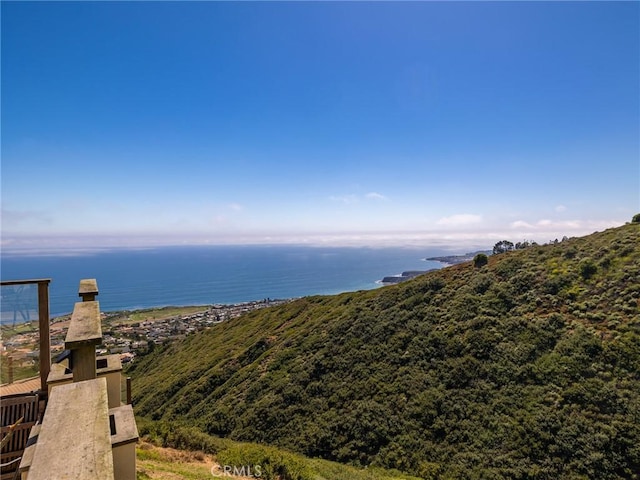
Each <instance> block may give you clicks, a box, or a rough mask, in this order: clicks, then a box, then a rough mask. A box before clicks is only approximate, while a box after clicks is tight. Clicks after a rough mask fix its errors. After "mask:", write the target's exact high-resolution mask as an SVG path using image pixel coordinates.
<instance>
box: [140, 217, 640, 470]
mask: <svg viewBox="0 0 640 480" xmlns="http://www.w3.org/2000/svg"><path fill="white" fill-rule="evenodd" d="M131 374H132V376H133V377H134V393H135V398H134V402H135V404H136V411H137V414H139V415H141V416H144V417H147V418H148V419H150V420H153V421H159V420H162V421H167V420H171V421H175V420H179V421H180V422H184V423H185V424H187V425H189V426H190V427H196V428H198V429H199V430H200V431H202V432H205V433H208V434H212V435H216V436H220V437H228V438H231V439H234V440H240V441H250V442H257V443H265V444H271V445H277V446H279V447H284V448H285V449H288V450H291V451H295V452H299V453H302V454H304V455H306V456H308V457H320V458H324V459H329V460H335V461H338V462H342V463H350V464H354V465H371V466H379V467H384V468H391V469H397V470H400V471H402V472H405V473H407V474H410V475H413V476H417V477H420V478H442V479H445V478H446V479H454V478H460V479H463V478H470V479H471V478H477V479H480V478H482V479H499V478H509V479H609V478H611V479H613V478H640V473H639V472H640V224H637V223H636V224H628V225H625V226H622V227H619V228H615V229H610V230H607V231H605V232H601V233H595V234H592V235H590V236H587V237H582V238H574V239H570V240H565V241H563V242H559V243H558V244H556V245H546V246H534V247H530V248H527V249H524V250H517V251H513V252H507V253H503V254H499V255H494V256H491V257H489V262H488V265H486V266H482V267H475V266H474V264H473V262H469V263H465V264H460V265H456V266H453V267H449V268H446V269H443V270H440V271H434V272H430V273H428V274H425V275H422V276H420V277H417V278H416V279H414V280H410V281H407V282H404V283H401V284H398V285H394V286H389V287H383V288H380V289H377V290H372V291H363V292H353V293H346V294H341V295H335V296H316V297H307V298H303V299H300V300H298V301H295V302H292V303H290V304H286V305H283V306H281V307H277V308H271V309H264V310H260V311H257V312H254V313H251V314H249V315H246V316H244V317H241V318H238V319H235V320H232V321H229V322H225V323H222V324H219V325H217V326H216V327H215V328H213V329H211V330H209V331H206V332H202V333H201V334H198V335H194V336H191V337H188V338H187V339H185V340H184V341H182V342H180V343H175V344H173V345H171V346H168V347H166V348H157V349H156V350H155V351H154V352H153V353H152V354H150V355H147V356H146V357H144V358H141V359H140V361H139V362H138V363H137V364H136V365H135V366H134V368H133V370H132V371H131Z"/></svg>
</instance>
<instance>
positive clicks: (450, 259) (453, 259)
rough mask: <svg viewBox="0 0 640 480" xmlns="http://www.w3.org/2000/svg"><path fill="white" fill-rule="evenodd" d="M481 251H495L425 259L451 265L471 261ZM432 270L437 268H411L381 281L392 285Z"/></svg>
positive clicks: (487, 253) (488, 253)
mask: <svg viewBox="0 0 640 480" xmlns="http://www.w3.org/2000/svg"><path fill="white" fill-rule="evenodd" d="M479 253H484V254H485V255H491V254H492V253H493V252H492V251H491V250H480V251H477V252H469V253H465V254H462V255H447V256H444V257H429V258H425V260H427V261H430V262H440V263H442V264H444V266H445V267H447V266H450V265H457V264H458V263H464V262H470V261H471V260H473V257H475V256H476V255H477V254H479ZM432 270H437V269H435V268H431V269H429V270H409V271H406V272H402V273H401V274H400V275H389V276H387V277H384V278H383V279H382V280H380V283H381V284H383V285H391V284H394V283H400V282H404V281H406V280H410V279H412V278H415V277H417V276H418V275H422V274H423V273H427V272H430V271H432Z"/></svg>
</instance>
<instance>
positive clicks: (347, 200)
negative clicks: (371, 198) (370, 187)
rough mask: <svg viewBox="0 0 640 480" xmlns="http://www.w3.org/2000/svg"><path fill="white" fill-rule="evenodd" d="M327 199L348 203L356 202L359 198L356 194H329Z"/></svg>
mask: <svg viewBox="0 0 640 480" xmlns="http://www.w3.org/2000/svg"><path fill="white" fill-rule="evenodd" d="M329 200H331V201H332V202H338V203H344V204H346V205H350V204H353V203H358V202H359V201H360V200H359V198H358V196H357V195H355V194H349V195H331V196H330V197H329Z"/></svg>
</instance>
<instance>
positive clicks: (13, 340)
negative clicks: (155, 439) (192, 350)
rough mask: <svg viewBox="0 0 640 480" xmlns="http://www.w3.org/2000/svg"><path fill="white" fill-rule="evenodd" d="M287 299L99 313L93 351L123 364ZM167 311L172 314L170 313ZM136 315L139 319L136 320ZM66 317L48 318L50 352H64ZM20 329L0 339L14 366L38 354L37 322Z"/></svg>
mask: <svg viewBox="0 0 640 480" xmlns="http://www.w3.org/2000/svg"><path fill="white" fill-rule="evenodd" d="M290 301H291V300H290V299H286V300H282V299H275V300H274V299H264V300H259V301H253V302H244V303H237V304H229V305H221V304H216V305H210V306H202V307H165V308H153V309H145V310H135V311H118V312H103V313H102V334H103V335H102V337H103V343H102V345H99V346H98V348H97V349H96V352H97V354H98V355H106V354H120V358H121V360H122V362H123V363H130V362H132V361H134V359H135V357H136V355H139V354H143V353H146V352H148V351H149V350H150V349H152V348H154V347H155V346H156V345H162V344H165V343H167V342H172V341H175V340H180V339H182V338H184V337H186V336H187V335H191V334H193V333H195V332H198V331H201V330H206V329H208V328H211V327H213V326H214V325H216V324H218V323H221V322H224V321H228V320H230V319H233V318H236V317H239V316H240V315H243V314H245V313H247V312H251V311H253V310H257V309H260V308H266V307H271V306H275V305H281V304H283V303H287V302H290ZM167 312H169V314H167ZM171 312H175V313H174V314H171ZM180 312H188V313H180ZM138 318H140V320H137V319H138ZM69 320H70V315H64V316H61V317H56V318H53V319H52V320H51V329H50V333H51V353H52V354H53V355H57V354H60V353H62V352H63V351H64V339H65V336H66V332H67V329H68V328H69ZM24 330H26V331H22V332H19V333H16V334H14V335H10V336H7V337H5V336H4V335H3V337H5V338H3V339H2V340H0V351H1V352H2V355H3V356H5V355H10V356H11V361H12V364H13V365H14V366H15V367H19V366H26V365H28V364H34V365H35V364H36V363H37V359H38V356H39V351H38V350H37V345H38V329H37V322H33V325H32V326H31V328H28V327H26V326H25V328H24ZM3 333H4V332H3ZM3 382H4V379H3Z"/></svg>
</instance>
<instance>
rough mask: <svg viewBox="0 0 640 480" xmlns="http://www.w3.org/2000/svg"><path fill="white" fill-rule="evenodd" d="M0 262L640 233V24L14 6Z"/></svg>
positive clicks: (624, 15) (543, 5)
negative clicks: (28, 254)
mask: <svg viewBox="0 0 640 480" xmlns="http://www.w3.org/2000/svg"><path fill="white" fill-rule="evenodd" d="M1 113H2V165H1V173H2V244H3V246H4V248H10V247H17V246H29V245H31V246H35V245H40V246H42V245H47V246H56V245H75V246H77V245H102V244H104V245H112V244H113V245H143V244H164V243H167V244H169V243H281V242H295V243H300V242H303V243H310V244H315V243H321V244H333V243H335V244H353V245H358V244H375V243H380V244H397V245H403V244H412V243H413V244H426V245H430V244H438V243H452V244H456V245H458V244H459V245H461V246H462V245H492V244H493V242H495V241H497V240H500V239H502V238H507V239H511V240H513V241H518V240H522V239H533V240H536V241H548V240H550V239H553V238H555V237H561V236H563V235H567V236H575V235H582V234H586V233H591V232H593V231H596V230H602V229H604V228H607V227H609V226H615V225H620V224H622V223H624V222H625V221H629V220H630V219H631V217H632V216H633V214H635V213H638V212H639V211H640V4H639V3H638V2H619V3H616V2H567V3H558V2H531V3H527V2H470V3H467V2H450V3H440V2H399V3H396V2H257V3H256V2H186V3H182V2H159V3H155V2H69V3H64V2H61V3H58V2H46V3H37V2H2V112H1Z"/></svg>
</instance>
